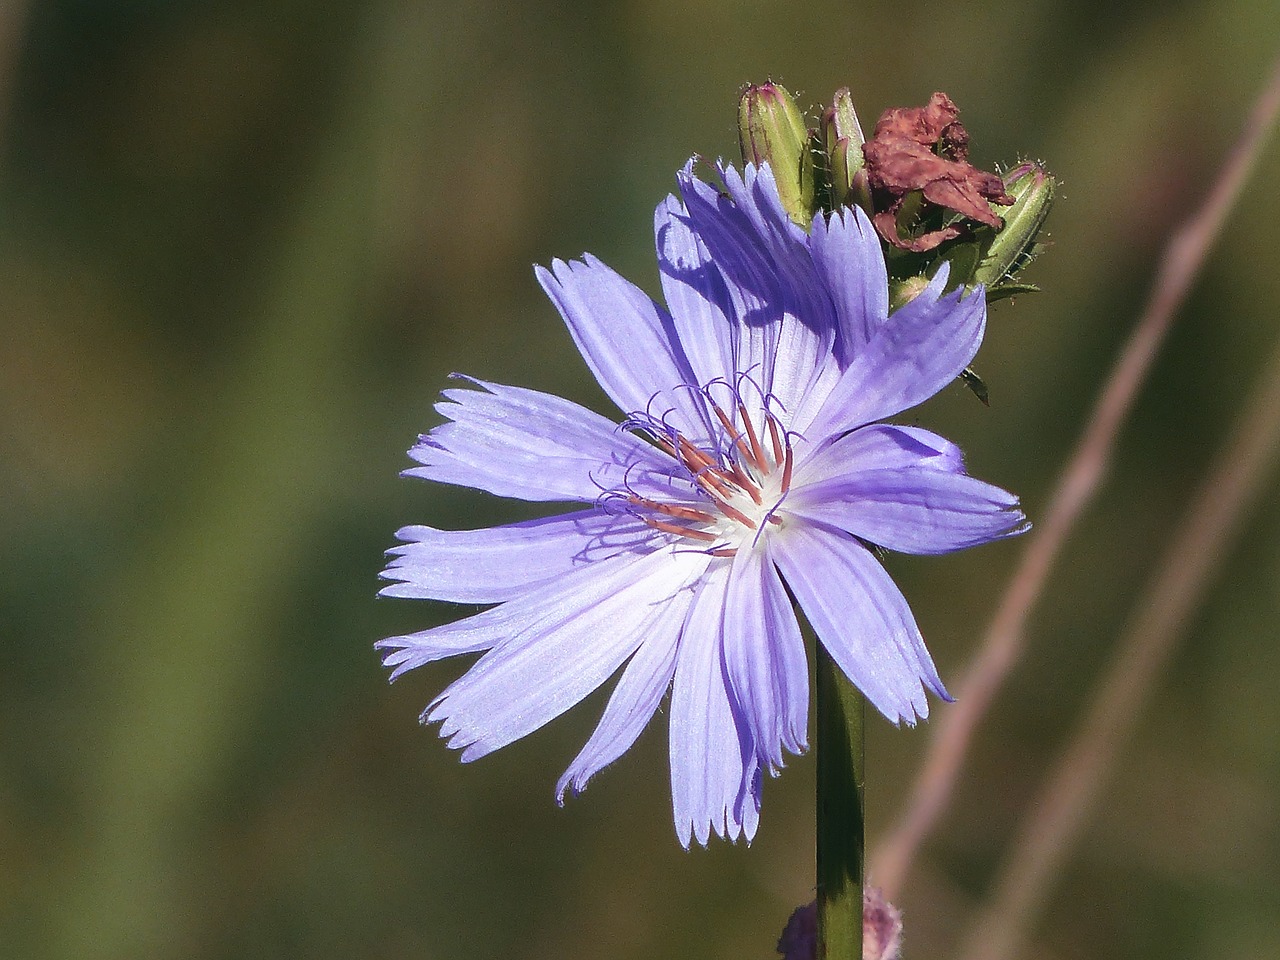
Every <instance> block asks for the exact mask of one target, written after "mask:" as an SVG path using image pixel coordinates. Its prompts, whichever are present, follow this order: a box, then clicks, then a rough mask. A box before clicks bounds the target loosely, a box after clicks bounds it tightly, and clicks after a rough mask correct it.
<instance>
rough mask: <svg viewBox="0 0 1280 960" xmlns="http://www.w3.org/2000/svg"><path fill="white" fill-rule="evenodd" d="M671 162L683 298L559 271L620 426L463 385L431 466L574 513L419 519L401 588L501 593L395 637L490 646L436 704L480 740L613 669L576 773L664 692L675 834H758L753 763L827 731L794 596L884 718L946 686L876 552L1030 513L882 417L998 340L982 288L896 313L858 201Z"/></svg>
mask: <svg viewBox="0 0 1280 960" xmlns="http://www.w3.org/2000/svg"><path fill="white" fill-rule="evenodd" d="M720 176H721V178H722V180H723V185H724V190H723V191H722V190H720V189H718V188H717V187H714V186H712V185H710V184H708V183H706V182H704V181H702V180H700V179H698V178H697V177H695V176H694V174H693V170H692V166H689V167H686V168H685V169H684V170H683V171H682V172H681V174H680V175H679V186H680V195H679V197H675V196H672V197H668V198H667V199H666V201H665V202H663V203H662V204H660V205H659V207H658V209H657V212H656V215H655V232H656V241H657V252H658V263H659V269H660V274H661V283H662V289H663V293H664V296H665V299H666V306H665V307H664V306H663V305H661V304H659V303H656V302H654V301H653V300H652V299H650V298H649V297H648V296H647V295H645V294H644V293H643V292H641V290H640V289H639V288H637V287H636V286H634V285H633V284H631V283H629V282H628V281H626V280H624V279H623V278H622V277H620V276H619V275H618V274H616V273H615V272H613V271H612V270H611V269H610V268H609V267H607V266H605V265H604V264H603V263H601V262H600V261H599V260H596V259H595V258H594V257H591V256H589V255H587V256H584V257H583V259H582V260H580V261H573V262H569V263H565V262H562V261H556V262H554V263H553V264H552V266H551V269H550V270H546V269H541V268H539V270H538V279H539V281H540V282H541V284H542V286H543V289H544V290H546V292H547V295H548V296H549V297H550V298H551V300H552V302H553V303H555V305H556V307H557V308H558V309H559V311H560V313H561V314H562V316H563V317H564V320H565V322H566V324H567V325H568V328H569V331H570V333H571V335H572V336H573V338H574V340H575V342H576V343H577V346H578V349H579V351H580V352H581V353H582V356H583V358H584V359H585V360H586V362H587V365H588V366H589V367H590V369H591V371H592V373H593V374H594V375H595V377H596V379H597V380H598V381H599V383H600V385H601V386H602V387H603V388H604V390H605V392H606V393H607V394H608V395H609V396H610V397H611V398H612V399H613V401H614V402H615V403H616V404H617V405H618V408H619V409H620V410H621V411H622V413H623V414H624V417H625V419H623V420H622V422H621V423H615V422H613V421H610V420H608V419H605V418H604V417H601V416H599V415H597V414H595V413H592V412H590V411H588V410H586V409H585V408H583V407H581V406H578V405H577V404H574V403H571V402H569V401H567V400H563V399H561V398H559V397H555V396H551V395H548V394H545V393H539V392H536V391H533V390H529V389H525V388H520V387H511V386H502V385H499V384H493V383H487V382H483V381H480V380H468V381H467V383H468V385H467V386H462V387H459V388H454V389H450V390H446V391H445V392H444V401H443V402H442V403H440V404H439V405H438V406H437V409H438V410H439V412H440V413H441V414H442V415H443V416H444V417H445V418H446V420H447V422H446V423H444V424H442V425H440V426H438V427H436V428H435V429H433V430H432V431H431V432H430V433H428V434H426V435H424V436H422V437H421V438H420V440H419V442H418V444H417V445H416V446H414V448H413V449H412V450H411V451H410V456H411V457H412V458H413V459H414V460H415V461H417V463H418V464H419V465H418V466H416V467H414V468H412V469H410V470H408V471H406V472H407V473H408V474H409V475H412V476H417V477H423V478H426V479H428V480H435V481H438V482H443V483H451V484H459V485H463V486H469V487H474V488H477V489H480V490H485V491H488V492H489V493H493V494H496V495H498V496H503V497H515V498H519V499H523V500H532V501H540V502H560V503H573V502H576V503H578V504H579V505H580V506H579V508H577V509H574V510H571V511H570V512H567V513H559V514H555V515H553V516H549V517H546V518H543V519H539V520H533V521H528V522H524V523H516V524H511V525H508V526H502V527H493V528H489V529H482V530H467V531H445V530H438V529H435V528H432V527H425V526H412V527H406V528H404V529H403V530H401V531H399V534H398V536H399V538H400V539H401V540H402V541H404V543H403V545H402V546H399V547H397V548H395V549H394V550H392V551H391V553H392V555H393V559H392V561H391V563H390V564H389V566H388V567H387V569H386V571H385V572H384V573H383V576H384V577H385V578H387V579H389V580H393V581H397V582H396V583H394V584H393V585H391V586H388V587H386V588H385V589H384V590H383V591H382V592H383V593H384V594H386V595H389V596H399V597H418V598H428V599H436V600H448V601H456V602H462V603H481V604H495V606H493V607H492V608H490V609H488V610H486V611H484V612H482V613H479V614H476V615H474V616H471V617H467V618H465V619H462V620H458V621H456V622H454V623H450V624H446V625H444V626H440V627H436V628H433V629H430V630H425V631H422V632H421V633H416V634H411V635H408V636H401V637H391V638H389V639H386V640H383V641H381V642H380V643H379V644H378V646H379V647H380V648H381V649H382V650H383V651H385V656H384V662H385V663H386V665H387V666H389V667H392V668H393V672H392V678H393V679H394V678H395V677H397V676H399V675H401V674H402V673H404V672H405V671H406V670H410V669H412V668H414V667H417V666H420V665H422V664H425V663H428V662H431V661H434V660H437V659H440V658H443V657H449V656H453V655H456V654H465V653H483V655H482V656H481V657H480V658H479V659H478V660H477V661H476V662H475V664H474V665H473V666H472V667H471V669H470V670H468V671H467V672H466V673H465V674H464V675H463V676H462V677H461V678H460V679H458V680H457V681H456V682H455V683H453V684H452V685H451V686H450V687H448V688H447V689H446V690H445V691H444V693H442V694H441V695H440V696H439V697H437V698H436V700H435V701H433V702H432V703H431V704H430V706H428V708H427V709H426V711H425V712H424V713H423V716H422V719H423V722H424V723H432V722H438V723H440V725H441V726H440V735H441V736H443V737H445V738H447V739H448V741H449V745H450V746H451V747H454V748H456V749H460V750H461V751H462V759H463V760H464V761H470V760H474V759H477V758H478V757H481V756H484V755H485V754H487V753H490V752H491V751H493V750H496V749H498V748H499V747H502V746H505V745H506V744H508V743H511V742H512V741H514V740H517V739H519V738H520V737H523V736H525V735H526V734H528V733H531V732H532V731H534V730H536V729H537V728H539V727H541V726H542V725H543V724H545V723H547V722H548V721H550V720H551V719H553V718H554V717H556V716H559V715H560V714H561V713H563V712H564V711H565V710H567V709H569V708H570V707H572V706H573V705H574V704H576V703H578V702H579V701H580V700H582V699H583V698H584V697H586V696H587V695H588V694H590V693H591V692H592V691H593V690H595V689H597V688H598V687H599V686H601V685H602V684H603V683H604V682H605V681H606V680H608V679H609V678H610V677H611V676H613V675H614V674H615V673H618V672H619V671H621V673H620V676H619V679H618V681H617V684H616V686H615V687H614V689H613V693H612V695H611V696H610V698H609V702H608V704H607V706H606V707H605V710H604V715H603V717H602V718H601V720H600V723H599V725H598V726H597V727H596V729H595V732H594V733H593V734H592V736H591V738H590V739H589V740H588V742H587V744H586V746H585V747H583V749H582V751H581V752H580V753H579V754H578V756H577V758H576V759H574V761H573V762H572V763H571V764H570V766H569V768H568V770H566V771H565V773H564V775H563V776H562V777H561V779H560V782H559V785H558V788H557V792H558V796H559V798H560V799H561V800H563V798H564V796H565V794H566V793H568V792H573V793H578V792H580V791H581V790H582V789H583V788H585V786H586V785H587V782H588V780H590V778H591V777H592V776H593V775H594V774H595V773H596V772H597V771H599V770H600V769H601V768H603V767H604V766H605V765H607V764H608V763H610V762H612V761H613V760H615V759H616V758H617V757H619V756H620V755H621V754H622V753H623V752H625V751H626V750H627V749H628V748H629V747H630V746H631V744H632V743H634V742H635V740H636V738H637V737H638V736H639V734H640V732H641V731H642V730H643V728H644V727H645V725H646V724H647V723H648V721H649V719H650V718H651V717H652V715H653V714H654V712H655V711H656V709H657V708H658V705H659V704H660V702H661V701H662V699H663V698H664V697H665V696H666V694H667V691H668V689H670V690H671V704H670V709H669V716H670V759H671V782H672V800H673V807H674V817H675V826H676V832H677V834H678V836H679V838H680V840H681V842H682V843H684V844H685V845H686V846H687V845H688V844H689V843H690V841H691V839H692V838H695V837H696V838H697V840H698V841H699V842H700V843H704V844H705V843H706V842H707V840H708V837H709V835H710V834H711V833H712V832H714V833H717V834H719V835H721V836H723V837H726V838H729V839H735V838H737V837H739V836H746V837H747V838H748V839H750V838H751V837H752V836H753V835H754V833H755V829H756V824H757V820H758V814H759V806H760V789H761V773H762V771H763V770H765V769H768V770H769V771H770V772H776V771H777V770H778V769H779V768H780V767H781V766H782V765H783V762H784V758H785V754H786V753H787V752H791V753H798V752H801V751H803V750H804V749H805V747H806V722H807V716H808V708H809V677H808V666H807V658H806V655H805V649H804V643H803V640H802V638H801V633H800V628H799V624H798V621H797V618H796V614H795V612H794V609H793V598H794V601H795V602H797V603H798V604H799V606H800V608H801V609H802V610H803V612H804V614H805V616H806V617H807V618H808V620H809V622H810V624H811V625H812V626H813V629H814V631H815V633H816V635H817V637H818V639H819V641H820V642H821V643H822V644H823V645H824V647H825V648H826V650H827V651H828V652H829V653H830V655H831V657H832V659H833V660H834V661H835V662H836V663H837V664H838V665H839V666H840V668H841V669H843V670H844V672H845V673H846V674H847V675H848V677H849V678H850V680H852V681H853V683H854V684H856V685H857V687H858V688H859V689H860V690H861V691H862V692H863V693H864V694H865V695H866V697H867V698H868V699H869V700H870V701H871V703H872V704H873V705H874V706H875V707H876V708H877V709H878V710H880V712H882V713H883V714H884V715H885V716H886V717H888V718H889V719H890V720H893V721H895V722H906V723H913V722H914V721H915V719H916V718H917V717H925V716H927V714H928V702H927V700H926V698H925V690H931V691H933V692H934V693H935V694H936V695H938V696H940V697H943V698H946V697H947V693H946V690H945V688H944V687H943V685H942V681H941V680H940V679H939V677H938V674H937V671H936V670H935V669H934V665H933V661H932V659H931V658H930V656H929V652H928V650H926V648H925V645H924V641H923V639H922V638H921V635H920V631H919V629H918V628H917V626H916V623H915V619H914V618H913V617H912V614H911V611H910V609H909V608H908V606H907V603H906V600H905V599H904V598H903V596H902V594H901V593H900V592H899V591H898V589H897V588H896V587H895V586H894V584H893V582H892V580H890V578H889V576H888V574H887V573H886V572H885V570H884V568H883V567H882V566H881V565H880V563H879V562H878V561H877V559H876V558H875V556H874V555H873V553H872V551H871V549H869V545H871V544H874V545H877V546H880V547H884V548H887V549H889V550H898V551H903V552H907V553H923V554H930V553H945V552H948V551H952V550H958V549H961V548H963V547H968V546H973V545H975V544H979V543H985V542H988V541H991V540H995V539H999V538H1001V537H1006V536H1010V535H1012V534H1015V533H1018V532H1021V531H1022V530H1023V529H1025V526H1026V524H1025V521H1024V518H1023V516H1022V514H1021V513H1020V512H1019V511H1018V510H1017V507H1016V505H1017V500H1016V499H1015V498H1014V497H1013V496H1011V495H1010V494H1008V493H1005V492H1004V491H1002V490H1000V489H998V488H996V487H993V486H991V485H989V484H986V483H983V482H981V481H979V480H975V479H973V478H971V477H969V476H968V475H967V474H966V473H965V471H964V466H963V462H962V458H961V454H960V451H959V449H958V448H957V447H955V446H954V445H953V444H951V443H949V442H948V441H946V440H944V439H942V438H941V437H939V436H937V435H935V434H933V433H930V432H928V431H926V430H923V429H920V428H917V427H904V426H892V425H889V424H886V423H883V422H881V421H883V420H884V419H885V418H887V417H892V416H894V415H895V414H898V413H900V412H901V411H903V410H906V409H908V408H910V407H912V406H915V405H916V404H918V403H920V402H921V401H923V400H925V399H926V398H928V397H930V396H932V395H933V394H934V393H936V392H937V391H939V390H940V389H942V388H943V387H944V386H946V385H947V384H948V383H950V382H951V381H952V380H954V379H955V377H956V376H957V374H959V373H960V371H962V370H963V369H964V368H965V367H966V365H967V364H968V363H969V361H970V359H971V358H972V357H973V355H974V354H975V353H976V351H977V349H978V345H979V343H980V342H981V340H982V333H983V327H984V324H985V318H986V307H985V302H984V299H983V296H982V295H981V292H980V291H979V292H977V293H974V294H971V295H969V296H964V295H963V294H962V293H961V292H956V293H952V294H947V295H943V293H942V291H943V289H944V287H945V283H946V275H945V270H944V272H942V273H940V274H939V276H937V277H936V278H935V279H934V280H933V281H932V282H931V283H930V284H929V286H928V287H927V288H926V289H925V290H924V291H923V292H922V293H921V294H920V295H919V296H918V297H916V298H915V299H914V300H912V301H911V302H910V303H909V304H907V305H906V306H904V307H902V308H901V309H899V310H897V311H896V312H894V313H893V314H892V315H890V314H889V311H888V283H887V277H886V273H885V264H884V258H883V254H882V252H881V248H880V243H879V241H878V240H877V238H876V235H875V231H874V229H873V228H872V226H871V224H870V223H869V222H868V220H867V218H866V217H865V215H863V214H862V212H861V211H860V210H842V211H839V212H837V213H834V214H830V215H821V214H819V215H818V216H816V217H815V219H814V221H813V224H812V227H811V230H810V231H809V232H806V231H804V230H803V229H801V228H800V227H799V226H797V225H796V224H795V223H793V222H792V220H791V219H790V217H789V216H788V215H787V212H786V210H785V209H784V207H783V205H782V203H781V202H780V201H779V198H778V193H777V189H776V187H775V184H774V180H773V177H772V175H771V174H770V172H769V168H768V167H767V166H762V167H760V168H758V169H757V168H754V167H751V166H748V167H746V169H745V171H744V172H743V173H742V174H739V173H738V172H737V171H736V170H734V169H733V168H732V167H727V166H726V167H722V168H720Z"/></svg>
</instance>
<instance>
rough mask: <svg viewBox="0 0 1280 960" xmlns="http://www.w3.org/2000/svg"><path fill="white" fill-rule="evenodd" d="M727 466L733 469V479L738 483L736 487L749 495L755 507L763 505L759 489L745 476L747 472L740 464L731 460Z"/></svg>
mask: <svg viewBox="0 0 1280 960" xmlns="http://www.w3.org/2000/svg"><path fill="white" fill-rule="evenodd" d="M729 466H731V467H732V468H733V477H734V479H735V480H737V481H738V486H739V487H741V488H742V489H743V490H745V491H746V492H747V493H748V494H750V495H751V499H752V500H754V501H755V502H756V506H757V507H758V506H760V505H761V504H762V503H764V500H763V499H762V498H761V496H760V488H759V487H758V486H756V484H755V483H753V482H752V480H751V478H750V477H749V476H747V472H746V471H745V470H743V469H742V464H740V463H738V461H737V460H732V461H730V463H729Z"/></svg>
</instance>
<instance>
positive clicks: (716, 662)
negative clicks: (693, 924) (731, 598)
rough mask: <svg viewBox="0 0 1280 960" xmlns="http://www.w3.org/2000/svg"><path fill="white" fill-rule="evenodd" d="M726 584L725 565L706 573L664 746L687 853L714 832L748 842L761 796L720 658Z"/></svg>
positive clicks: (685, 640) (684, 639)
mask: <svg viewBox="0 0 1280 960" xmlns="http://www.w3.org/2000/svg"><path fill="white" fill-rule="evenodd" d="M728 582H729V564H727V563H716V564H712V565H711V566H710V567H708V568H707V571H706V573H705V574H704V575H703V577H702V579H701V581H700V582H699V584H698V587H697V590H698V594H697V596H696V597H695V598H694V600H693V605H692V607H691V608H690V610H689V614H688V619H687V621H686V623H685V628H684V633H683V634H682V635H681V637H680V644H679V649H678V651H677V655H676V671H675V681H674V684H673V686H672V691H671V733H670V742H669V748H670V755H671V804H672V814H673V816H674V818H675V827H676V835H677V836H678V837H679V838H680V843H681V844H683V845H684V846H685V847H688V846H689V844H690V842H691V840H692V839H694V838H696V839H697V841H698V843H700V844H702V845H703V846H706V844H707V841H708V839H710V835H711V834H712V833H715V834H717V835H719V836H721V837H724V838H725V839H726V840H733V839H736V838H737V837H738V835H739V833H740V832H741V831H742V830H743V829H744V828H745V827H746V826H747V824H750V828H751V829H750V831H749V832H748V833H747V839H750V838H751V835H752V833H754V829H755V827H754V823H755V816H756V815H755V814H753V812H752V811H753V803H752V799H751V798H752V797H753V796H754V797H755V803H754V808H755V810H756V811H758V809H759V800H758V796H759V795H758V793H752V791H751V790H750V789H749V788H750V785H751V784H752V782H753V781H755V780H757V777H756V776H755V773H756V770H755V766H756V763H755V746H754V744H753V743H752V741H751V733H750V730H749V729H748V728H747V725H746V721H745V720H744V719H742V718H741V717H740V716H739V713H738V711H737V708H736V706H735V704H734V703H733V702H732V699H731V698H732V694H731V693H730V691H729V681H728V678H727V677H726V676H725V674H724V666H723V663H722V659H721V654H720V624H721V621H722V620H723V618H724V610H725V590H726V588H727V586H728ZM744 785H746V786H747V787H748V789H747V790H745V791H744ZM744 794H745V798H744ZM744 820H745V821H747V823H744Z"/></svg>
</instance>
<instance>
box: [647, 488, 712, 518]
mask: <svg viewBox="0 0 1280 960" xmlns="http://www.w3.org/2000/svg"><path fill="white" fill-rule="evenodd" d="M627 499H628V500H629V501H630V502H631V503H633V504H635V505H636V506H637V507H648V508H649V509H650V510H656V511H657V512H658V513H665V514H666V515H667V516H668V517H675V518H676V519H677V520H693V521H695V522H696V523H714V522H715V519H716V518H715V516H714V515H712V514H710V513H707V512H706V511H705V510H699V509H697V508H696V507H683V506H680V505H679V504H675V503H661V502H659V501H657V500H648V499H646V498H644V497H637V496H634V495H633V496H630V497H628V498H627Z"/></svg>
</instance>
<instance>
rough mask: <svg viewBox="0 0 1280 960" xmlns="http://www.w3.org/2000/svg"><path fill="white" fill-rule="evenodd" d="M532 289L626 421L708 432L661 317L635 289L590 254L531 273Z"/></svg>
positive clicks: (688, 373)
mask: <svg viewBox="0 0 1280 960" xmlns="http://www.w3.org/2000/svg"><path fill="white" fill-rule="evenodd" d="M537 276H538V282H539V283H541V284H542V289H543V290H545V291H546V293H547V296H548V297H550V298H551V300H552V302H553V303H555V305H556V308H557V309H558V310H559V311H560V315H561V316H562V317H564V322H565V325H566V326H568V328H569V332H570V333H571V334H572V335H573V339H574V342H575V343H576V344H577V345H578V351H579V352H580V353H581V354H582V358H583V359H584V360H586V362H587V366H588V367H590V368H591V372H592V374H593V375H594V376H595V378H596V381H597V382H598V383H599V384H600V386H601V387H603V388H604V391H605V393H607V394H608V395H609V396H610V397H611V398H612V399H613V402H614V403H616V404H617V405H618V409H620V410H621V411H622V412H623V413H625V414H628V415H629V414H633V413H652V414H654V415H656V416H661V415H663V414H664V413H665V412H666V410H668V409H673V410H674V411H675V414H674V415H675V417H676V420H675V424H676V425H677V426H679V427H680V428H681V429H683V430H686V431H692V432H698V430H699V428H705V427H706V426H709V425H708V424H706V421H705V419H704V412H703V409H702V406H701V404H700V403H698V402H697V399H696V396H695V395H694V394H692V393H691V391H689V390H687V389H679V387H680V385H681V384H690V385H693V386H697V382H696V380H697V378H696V377H695V376H694V374H693V370H692V368H691V367H690V366H689V361H688V358H686V357H685V354H684V349H683V347H682V346H681V344H680V340H679V337H677V336H676V331H675V327H674V325H673V323H672V320H671V317H670V315H669V314H668V313H667V311H666V310H665V309H664V308H663V307H661V306H660V305H658V304H657V303H654V302H653V300H652V299H650V298H649V296H648V294H646V293H645V292H644V291H643V290H641V289H640V288H639V287H637V286H636V285H635V284H634V283H632V282H631V281H629V280H626V279H624V278H623V277H621V276H619V275H618V274H617V273H616V272H615V271H614V270H613V269H612V268H610V267H608V266H606V265H605V264H604V263H601V262H600V261H599V260H597V259H596V258H595V257H593V256H591V255H590V254H584V256H583V259H582V260H571V261H569V262H568V263H566V262H564V261H563V260H556V261H553V262H552V264H551V270H547V269H545V268H543V267H538V268H537Z"/></svg>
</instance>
